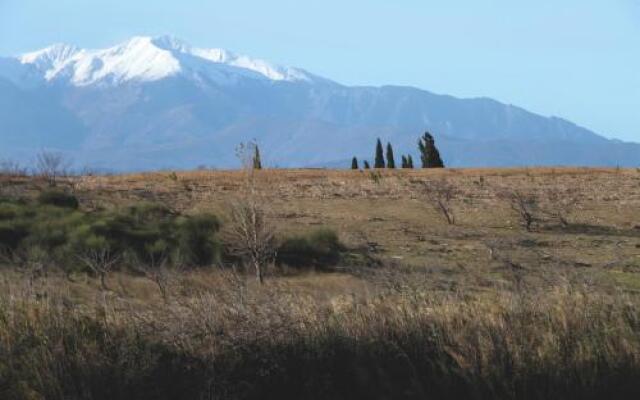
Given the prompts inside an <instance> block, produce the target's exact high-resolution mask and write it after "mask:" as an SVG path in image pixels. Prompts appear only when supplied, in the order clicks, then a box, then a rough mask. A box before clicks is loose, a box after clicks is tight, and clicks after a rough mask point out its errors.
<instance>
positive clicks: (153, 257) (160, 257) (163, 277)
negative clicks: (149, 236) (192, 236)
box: [133, 246, 183, 303]
mask: <svg viewBox="0 0 640 400" xmlns="http://www.w3.org/2000/svg"><path fill="white" fill-rule="evenodd" d="M171 261H172V260H171V255H170V254H169V251H168V247H167V246H161V247H158V246H154V247H153V248H147V249H146V254H145V257H144V260H142V259H141V258H140V257H137V256H133V266H134V268H135V269H136V270H137V271H138V272H140V273H142V274H143V275H144V276H145V277H146V278H147V279H149V280H150V281H152V282H153V283H155V285H156V286H157V287H158V291H159V292H160V295H161V296H162V300H164V302H165V303H167V302H168V301H169V285H170V283H171V278H172V277H173V276H174V272H177V271H178V270H180V269H182V266H183V264H182V262H181V258H180V256H179V255H178V256H177V257H175V258H174V260H173V261H174V265H173V267H171V266H170V264H171Z"/></svg>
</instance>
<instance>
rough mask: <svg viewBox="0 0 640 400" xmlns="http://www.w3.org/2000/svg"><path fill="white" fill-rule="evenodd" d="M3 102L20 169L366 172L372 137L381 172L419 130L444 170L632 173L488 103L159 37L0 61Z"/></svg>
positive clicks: (563, 133)
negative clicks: (354, 80) (240, 156)
mask: <svg viewBox="0 0 640 400" xmlns="http://www.w3.org/2000/svg"><path fill="white" fill-rule="evenodd" d="M0 105H1V106H0V143H2V145H1V146H0V159H4V160H9V159H11V160H16V161H20V162H23V163H25V164H29V163H33V162H35V160H36V155H37V154H39V153H41V152H43V151H47V152H57V153H61V154H64V156H65V158H67V159H69V160H73V163H74V164H73V165H74V167H76V168H80V167H84V166H86V167H90V168H94V169H98V170H108V171H114V172H118V171H134V170H153V169H162V168H176V169H190V168H195V167H198V166H206V167H216V168H233V167H237V166H238V165H239V163H238V160H237V159H236V157H235V152H234V149H235V147H236V146H237V144H238V143H242V142H248V141H252V140H255V141H256V142H257V143H258V144H259V145H260V148H261V150H262V164H263V165H264V166H266V167H309V166H313V167H334V168H349V166H350V165H352V164H353V163H354V161H355V162H356V164H358V167H362V168H364V167H365V166H366V164H365V161H366V163H367V164H369V162H372V163H374V164H376V163H377V162H378V161H380V160H377V157H376V159H373V160H371V159H369V157H370V156H371V148H370V144H371V143H372V142H373V141H375V140H376V138H379V144H380V146H379V147H380V150H382V147H383V146H382V143H393V148H391V146H390V145H388V146H387V150H388V151H387V156H386V157H385V158H384V159H383V161H384V162H385V166H388V164H389V160H388V159H387V157H388V154H389V152H391V153H393V151H394V150H395V151H396V154H398V155H401V157H400V159H399V160H398V161H400V164H399V167H402V166H405V167H408V166H409V165H413V160H414V159H415V160H422V158H423V156H424V155H423V154H422V153H421V150H420V148H418V147H417V146H416V138H417V135H419V133H420V132H425V130H426V131H429V132H432V133H433V136H431V135H429V136H431V139H430V140H437V142H438V147H439V150H440V154H441V156H439V157H441V161H443V164H446V165H447V166H451V167H470V166H474V167H506V166H562V165H566V166H612V167H613V166H621V167H637V166H640V145H639V144H636V143H627V142H622V141H618V140H609V139H606V138H604V137H602V136H600V135H598V134H596V133H594V132H592V131H590V130H588V129H586V128H582V127H580V126H577V125H575V124H573V123H571V122H569V121H566V120H563V119H560V118H556V117H551V118H547V117H543V116H540V115H536V114H533V113H531V112H528V111H526V110H524V109H522V108H519V107H516V106H513V105H507V104H502V103H499V102H497V101H495V100H491V99H488V98H474V99H458V98H454V97H451V96H446V95H438V94H433V93H430V92H428V91H424V90H420V89H416V88H411V87H398V86H383V87H349V86H345V85H342V84H339V83H337V82H334V81H332V80H329V79H326V78H322V77H319V76H317V75H314V74H312V73H310V72H307V71H305V70H302V69H298V68H291V67H282V66H277V65H274V64H271V63H269V62H266V61H263V60H256V59H252V58H250V57H246V56H241V55H236V54H234V53H231V52H228V51H225V50H222V49H203V48H194V47H192V46H191V45H189V44H188V43H185V42H184V41H181V40H179V39H176V38H173V37H168V36H164V37H134V38H132V39H130V40H127V41H126V42H124V43H120V44H118V45H115V46H113V47H110V48H107V49H98V50H86V49H80V48H77V47H75V46H72V45H65V44H57V45H53V46H51V47H48V48H46V49H42V50H39V51H35V52H32V53H27V54H23V55H21V56H18V57H4V58H0ZM423 139H424V137H423V138H422V139H421V143H422V144H423V145H426V143H425V142H424V140H423ZM389 150H391V151H389ZM376 153H377V151H376ZM354 157H355V160H354ZM395 161H396V160H393V163H392V165H393V166H395ZM416 166H417V165H416Z"/></svg>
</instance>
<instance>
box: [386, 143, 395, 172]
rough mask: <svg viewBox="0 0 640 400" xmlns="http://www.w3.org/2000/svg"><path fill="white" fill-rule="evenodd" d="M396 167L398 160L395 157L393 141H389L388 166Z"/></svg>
mask: <svg viewBox="0 0 640 400" xmlns="http://www.w3.org/2000/svg"><path fill="white" fill-rule="evenodd" d="M395 167H396V160H395V158H394V157H393V147H391V143H387V168H391V169H394V168H395Z"/></svg>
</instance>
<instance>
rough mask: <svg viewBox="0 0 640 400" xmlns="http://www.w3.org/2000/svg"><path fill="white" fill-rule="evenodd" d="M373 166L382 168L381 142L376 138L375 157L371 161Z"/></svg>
mask: <svg viewBox="0 0 640 400" xmlns="http://www.w3.org/2000/svg"><path fill="white" fill-rule="evenodd" d="M373 168H384V150H382V142H381V141H380V139H378V142H377V143H376V158H375V161H374V162H373Z"/></svg>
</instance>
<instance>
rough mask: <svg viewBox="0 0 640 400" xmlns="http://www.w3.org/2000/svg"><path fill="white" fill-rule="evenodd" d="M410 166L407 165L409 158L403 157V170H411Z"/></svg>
mask: <svg viewBox="0 0 640 400" xmlns="http://www.w3.org/2000/svg"><path fill="white" fill-rule="evenodd" d="M408 165H409V164H408V163H407V157H405V156H404V155H403V156H402V168H409V166H408Z"/></svg>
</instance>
